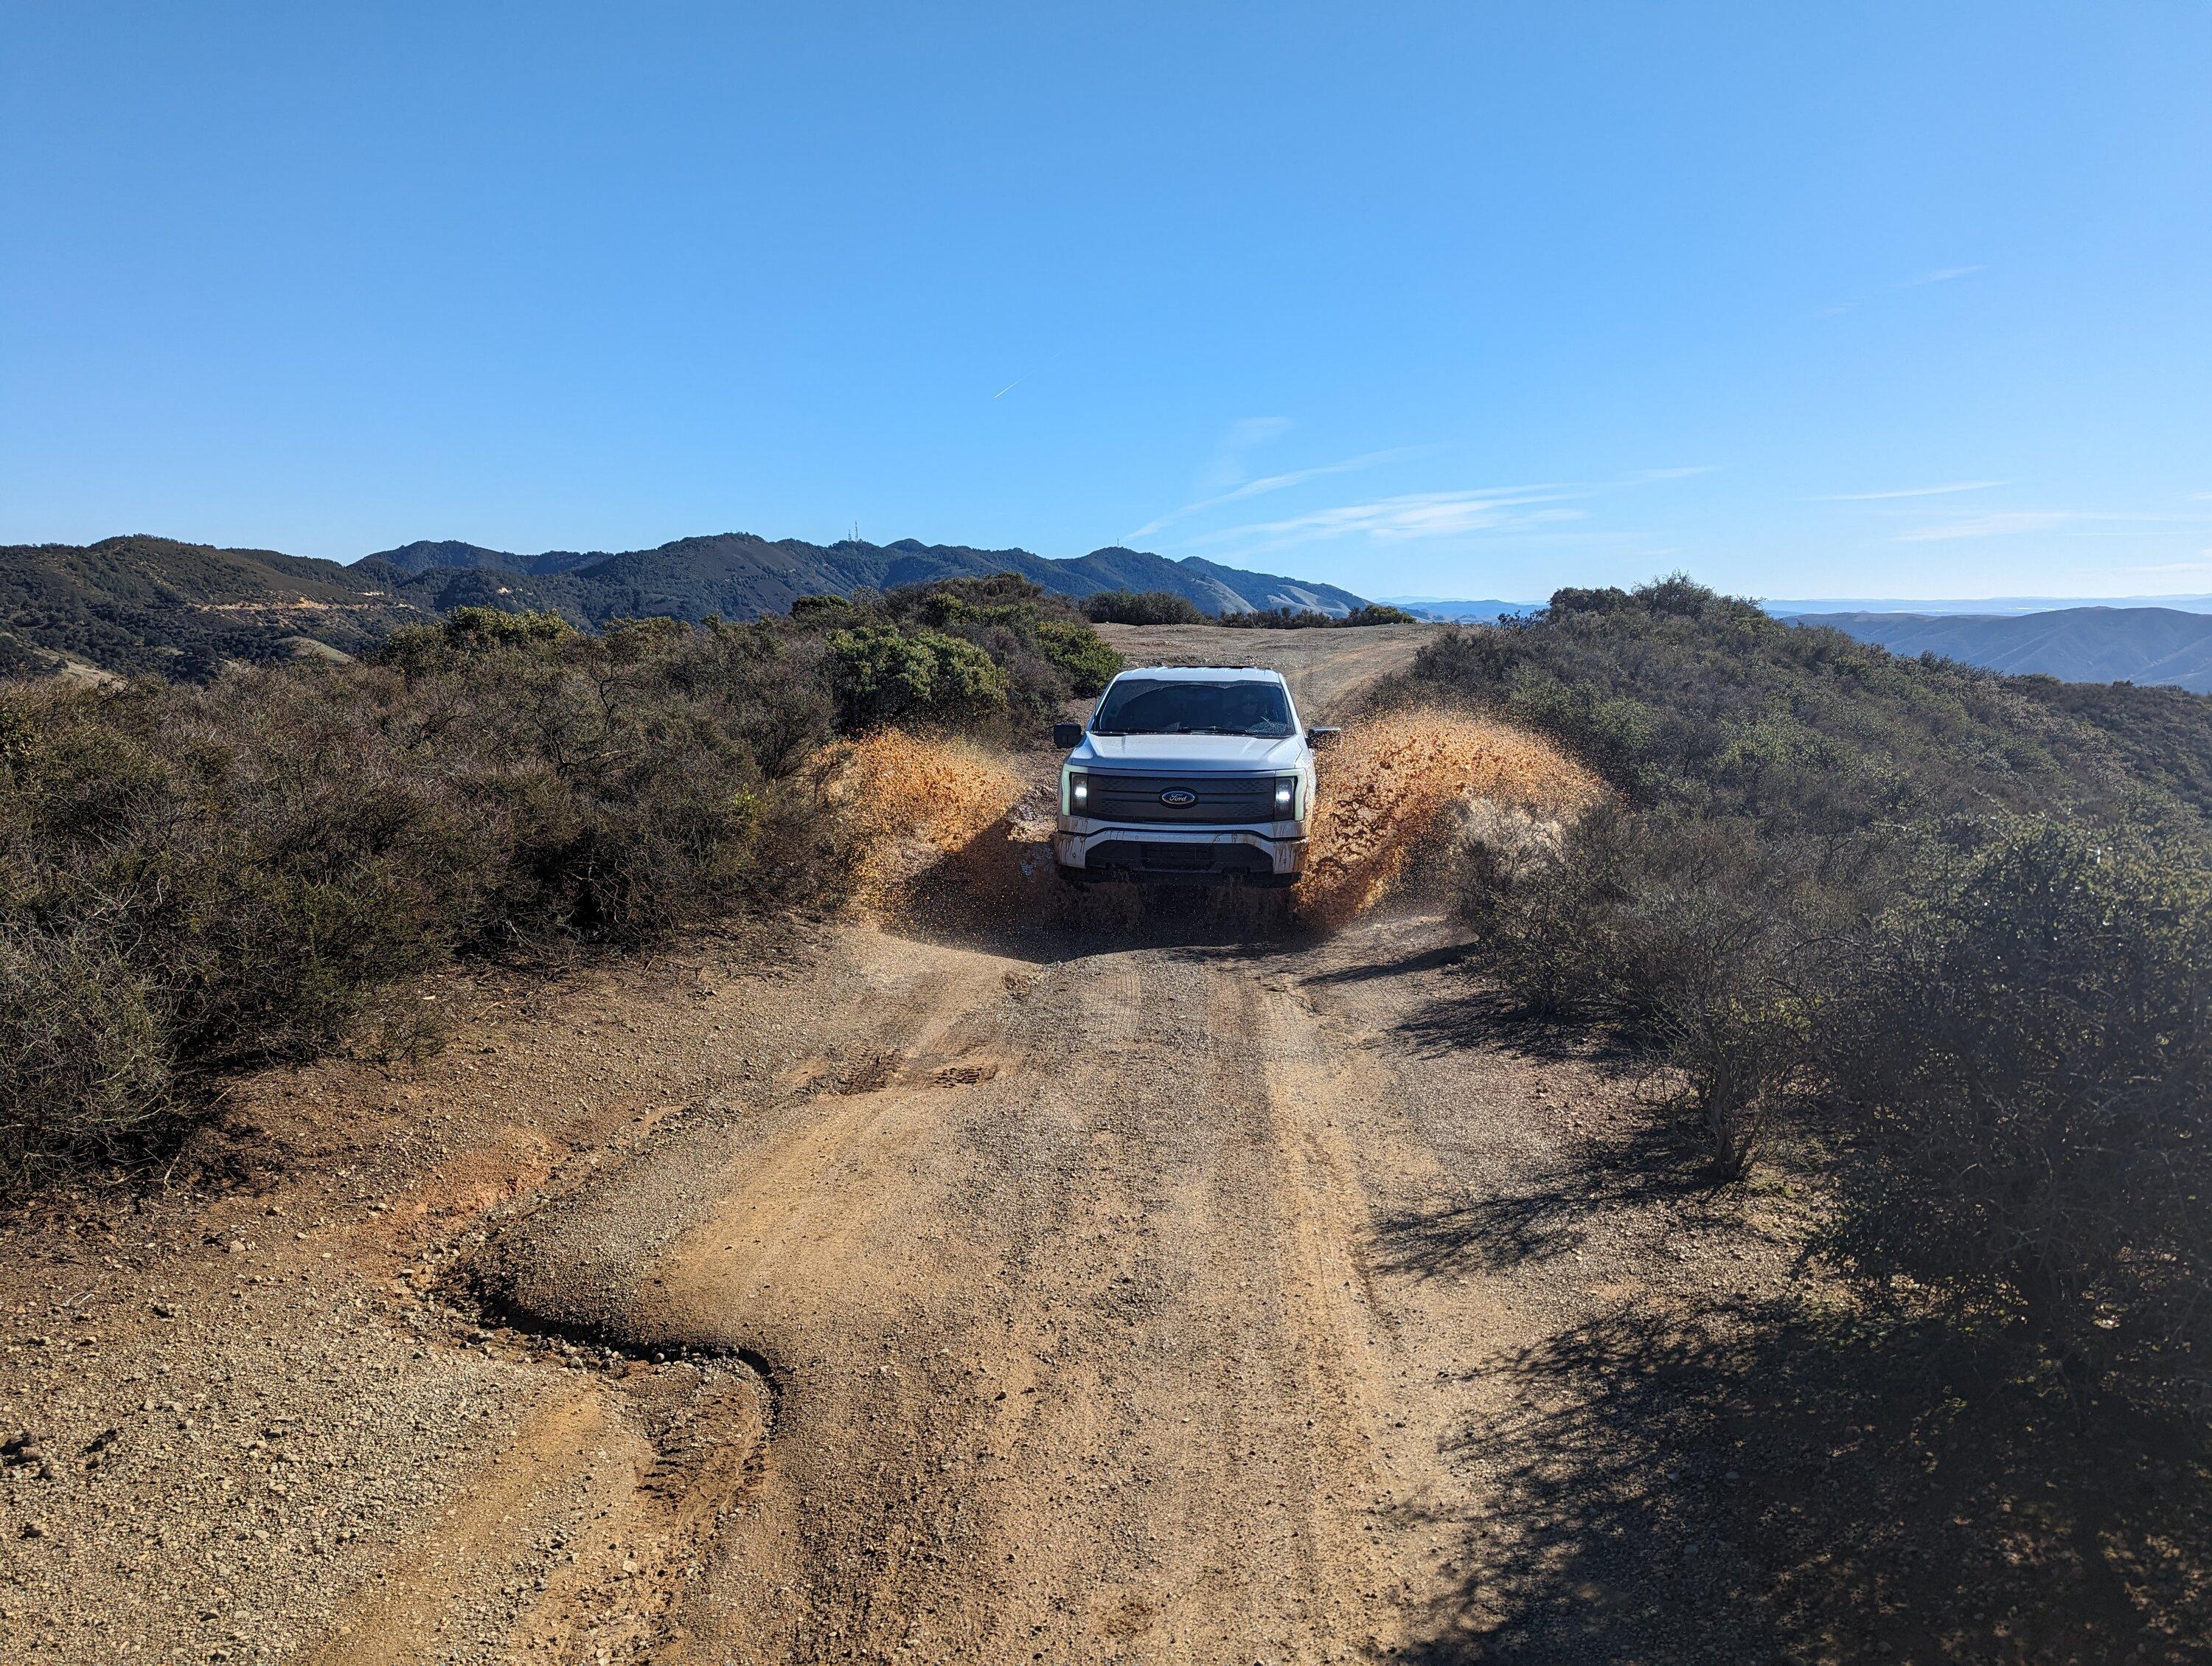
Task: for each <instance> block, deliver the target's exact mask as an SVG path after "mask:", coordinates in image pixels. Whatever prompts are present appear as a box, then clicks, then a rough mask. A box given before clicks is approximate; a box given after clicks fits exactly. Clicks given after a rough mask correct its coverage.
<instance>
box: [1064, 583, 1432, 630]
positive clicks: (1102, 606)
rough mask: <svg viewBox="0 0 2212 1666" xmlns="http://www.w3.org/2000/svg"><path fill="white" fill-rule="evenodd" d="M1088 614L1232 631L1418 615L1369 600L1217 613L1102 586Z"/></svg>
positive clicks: (1178, 599) (1094, 619)
mask: <svg viewBox="0 0 2212 1666" xmlns="http://www.w3.org/2000/svg"><path fill="white" fill-rule="evenodd" d="M1083 614H1084V617H1085V618H1087V619H1089V620H1090V621H1091V623H1094V624H1132V625H1153V624H1179V625H1194V624H1214V625H1225V626H1227V627H1228V628H1229V629H1232V630H1312V629H1334V628H1338V627H1342V626H1347V625H1350V626H1358V625H1381V624H1413V623H1417V621H1416V620H1415V619H1414V617H1413V615H1412V614H1410V613H1408V612H1407V611H1405V610H1404V609H1402V608H1397V607H1384V606H1383V605H1380V604H1379V603H1376V602H1370V603H1368V604H1367V605H1365V606H1364V607H1356V608H1353V609H1352V611H1350V612H1348V613H1344V614H1334V613H1321V612H1316V611H1314V610H1312V609H1310V608H1291V607H1274V608H1262V609H1260V610H1258V611H1251V612H1244V613H1224V614H1222V615H1220V616H1219V617H1215V616H1214V615H1212V614H1211V613H1208V612H1206V611H1205V610H1204V609H1202V608H1201V607H1200V606H1199V605H1198V604H1197V603H1195V602H1193V601H1189V600H1188V599H1185V598H1183V597H1182V596H1177V595H1175V594H1172V593H1170V592H1168V591H1165V590H1141V591H1130V590H1103V591H1101V592H1099V593H1097V595H1095V596H1089V597H1085V599H1084V603H1083Z"/></svg>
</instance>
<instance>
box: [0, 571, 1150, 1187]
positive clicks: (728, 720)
mask: <svg viewBox="0 0 2212 1666" xmlns="http://www.w3.org/2000/svg"><path fill="white" fill-rule="evenodd" d="M1119 665H1120V661H1119V660H1118V659H1117V658H1116V657H1115V654H1113V651H1112V650H1111V649H1110V648H1108V647H1107V646H1106V645H1105V643H1104V642H1103V641H1101V640H1100V639H1099V637H1098V636H1097V633H1096V632H1094V631H1092V630H1091V628H1090V627H1089V625H1088V624H1087V623H1085V622H1084V621H1083V620H1082V619H1081V618H1080V617H1078V616H1077V615H1076V614H1075V613H1074V611H1073V609H1072V608H1070V607H1069V606H1067V605H1066V604H1064V603H1061V602H1059V601H1057V600H1056V599H1051V598H1048V597H1047V596H1046V595H1045V594H1044V593H1042V591H1041V590H1039V589H1038V588H1037V587H1036V586H1034V585H1031V584H1030V583H1028V582H1027V581H1024V580H1021V579H1018V578H1016V577H1013V576H1012V575H1004V576H1001V577H997V578H991V579H984V580H961V581H951V582H949V583H944V584H939V585H934V586H930V587H922V588H919V589H915V590H910V591H898V592H893V593H890V594H889V595H886V596H884V597H882V598H880V599H874V600H872V601H869V602H867V603H866V604H860V605H856V604H853V603H849V602H846V601H843V600H841V599H835V598H809V599H805V600H804V601H802V602H801V604H800V605H798V606H796V607H794V608H793V612H792V614H791V615H790V617H783V618H772V619H766V620H762V621H758V622H756V623H747V624H730V623H724V622H721V621H719V620H708V622H706V623H704V624H703V625H696V626H695V625H690V624H686V623H681V622H679V621H675V620H667V619H652V620H639V621H630V622H624V623H617V624H615V625H613V626H611V627H610V628H609V629H606V630H605V632H603V633H599V634H592V635H587V634H584V633H580V632H578V631H576V630H574V629H571V628H570V627H569V626H568V625H567V624H565V623H563V622H562V620H560V619H559V618H558V617H554V616H552V615H548V614H542V613H540V614H532V613H521V614H517V613H507V612H499V611H492V610H489V609H475V608H465V609H461V610H459V611H456V612H454V613H453V614H452V615H451V616H450V617H447V619H445V620H444V621H442V622H441V623H437V624H424V625H416V626H408V627H404V628H403V629H398V630H397V631H395V632H393V633H392V635H390V636H389V637H388V638H387V639H386V641H385V642H384V643H383V645H382V646H381V648H379V649H378V650H377V651H376V653H375V654H374V656H373V657H372V658H370V659H368V660H365V661H363V662H362V663H359V664H325V663H321V662H313V663H302V664H298V665H289V666H276V667H270V668H268V669H262V670H253V671H234V672H230V673H228V674H227V675H224V676H222V677H220V678H216V679H215V680H214V681H213V682H211V683H210V684H208V685H206V686H202V687H195V686H190V685H179V684H160V683H154V682H151V681H146V682H141V683H137V684H131V685H129V686H127V687H123V688H118V689H110V690H97V689H86V688H82V687H71V686H64V685H63V684H58V683H55V682H52V681H20V682H15V683H12V684H0V1183H12V1184H21V1183H25V1182H27V1181H34V1180H35V1179H36V1178H37V1177H40V1176H41V1175H45V1174H49V1173H52V1172H54V1171H55V1170H57V1169H58V1168H59V1167H62V1166H64V1165H67V1164H70V1163H72V1162H75V1161H80V1160H82V1159H86V1158H112V1157H116V1156H119V1155H124V1154H126V1153H127V1152H130V1151H131V1150H133V1149H144V1148H147V1147H148V1146H149V1145H150V1144H153V1143H157V1142H159V1141H160V1140H163V1139H165V1138H167V1137H168V1136H169V1135H171V1134H173V1133H174V1132H175V1131H176V1130H177V1129H178V1128H180V1127H181V1126H183V1125H185V1123H186V1122H189V1120H190V1119H191V1117H192V1116H195V1115H196V1114H197V1112H198V1111H199V1110H202V1109H203V1108H204V1105H205V1104H206V1103H207V1097H208V1090H209V1088H210V1085H211V1084H212V1083H213V1082H214V1081H215V1080H216V1079H217V1078H218V1077H219V1076H220V1074H221V1073H223V1072H226V1071H229V1070H234V1069H237V1068H240V1067H246V1066H251V1065H254V1064H258V1063H262V1062H265V1061H274V1060H282V1059H299V1058H303V1057H308V1056H312V1055H315V1054H317V1053H320V1052H323V1051H325V1050H328V1049H331V1048H333V1047H337V1046H340V1045H358V1046H366V1047H370V1048H374V1049H384V1050H395V1051H408V1050H414V1049H421V1048H422V1047H425V1046H427V1045H430V1044H434V1043H435V1035H433V1034H431V1033H430V1031H428V1027H427V1026H426V1025H425V1022H424V1018H423V1016H422V1014H423V1007H422V1003H420V1002H419V1001H418V1000H415V999H413V998H412V997H411V996H410V994H409V993H408V986H409V984H410V982H411V981H412V980H415V979H417V978H419V977H420V976H421V975H422V973H424V972H425V971H427V970H431V969H433V968H435V967H436V966H439V965H441V964H446V963H447V962H448V961H450V960H451V959H452V958H454V957H457V956H471V955H476V956H483V955H496V956H501V957H510V958H512V957H521V958H543V957H546V956H549V955H558V954H562V953H566V952H571V951H572V950H573V948H574V947H575V946H577V945H607V946H611V947H616V948H621V947H627V946H630V945H638V944H643V943H649V942H651V941H653V940H654V939H657V938H659V937H661V936H663V935H665V933H668V932H670V931H671V930H673V929H675V928H677V927H681V926H684V925H686V924H690V923H694V922H698V921H709V920H714V919H720V918H727V917H732V916H745V915H772V914H775V913H779V912H782V911H787V910H791V909H815V908H821V907H825V906H829V905H831V904H833V903H836V902H837V901H838V900H840V899H841V898H842V897H843V896H844V895H845V894H846V892H847V891H848V889H849V887H850V886H851V885H852V883H853V880H854V872H855V867H856V863H857V861H858V860H859V857H860V852H859V848H858V847H859V844H860V841H861V840H863V839H864V838H865V837H866V831H867V830H866V829H865V828H861V827H858V826H856V825H855V824H854V821H853V818H851V816H850V815H849V814H848V813H847V812H846V810H845V809H844V808H843V807H842V806H841V804H840V802H839V801H838V800H837V797H836V794H835V793H834V792H832V791H830V790H829V787H828V786H827V784H826V780H825V777H826V775H827V774H828V773H829V770H828V767H827V766H828V764H829V760H830V757H831V753H832V749H833V748H834V747H835V746H836V745H837V744H838V743H839V742H840V741H841V740H842V739H844V738H847V737H850V736H854V735H858V734H861V733H866V732H868V731H871V730H873V729H876V728H878V727H883V726H885V725H893V724H896V725H901V726H905V727H911V728H916V729H920V730H923V731H938V732H942V733H953V734H962V735H969V736H975V737H979V738H982V739H989V740H1003V739H1006V738H1007V737H1008V736H1009V735H1010V734H1011V733H1012V732H1013V731H1014V730H1015V729H1016V728H1017V727H1019V728H1021V729H1024V730H1028V729H1030V728H1033V727H1036V725H1037V724H1039V723H1040V722H1042V721H1047V720H1048V718H1049V716H1050V715H1051V714H1053V713H1054V712H1055V711H1056V710H1057V708H1058V706H1059V704H1060V702H1061V701H1063V700H1066V699H1067V698H1070V697H1073V696H1079V695H1088V694H1093V693H1096V692H1097V690H1099V689H1100V688H1101V687H1103V684H1104V683H1105V681H1106V679H1107V678H1109V677H1110V676H1111V675H1112V673H1113V672H1114V671H1115V670H1116V669H1118V668H1119Z"/></svg>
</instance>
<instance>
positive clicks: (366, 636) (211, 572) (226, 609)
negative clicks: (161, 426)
mask: <svg viewBox="0 0 2212 1666" xmlns="http://www.w3.org/2000/svg"><path fill="white" fill-rule="evenodd" d="M421 617H424V615H423V612H422V609H421V608H420V606H419V605H417V604H416V603H414V602H412V601H410V600H409V599H405V598H403V597H401V596H399V595H398V594H397V593H394V592H393V591H392V589H391V588H390V587H374V586H371V585H368V584H366V583H364V581H363V578H362V575H359V574H357V573H356V572H355V571H354V570H353V569H350V568H347V567H343V566H340V565H339V564H338V563H337V562H331V561H312V560H307V559H303V558H302V557H301V556H287V555H283V554H280V553H278V552H277V551H276V550H218V549H213V548H210V546H208V545H206V544H182V543H179V542H178V541H177V540H175V539H173V538H151V537H147V536H144V535H143V534H141V535H137V536H133V537H129V538H103V539H101V540H100V542H99V543H97V544H82V545H78V544H16V545H13V546H9V547H5V548H0V675H25V674H30V675H36V674H40V673H42V672H53V671H61V670H65V669H68V668H69V667H70V666H72V665H74V666H91V667H94V668H95V669H97V670H99V671H102V672H112V673H116V674H119V675H125V676H131V675H138V674H149V673H150V674H153V675H156V676H162V677H173V678H183V679H185V680H187V681H200V680H204V679H205V678H208V677H211V676H213V675H214V674H215V672H216V671H217V670H218V669H220V668H221V667H222V665H223V664H224V663H226V662H228V661H232V660H245V661H249V662H264V661H268V660H282V659H287V658H289V657H291V656H292V655H294V654H297V653H300V652H302V651H306V652H315V651H318V650H317V649H316V648H310V647H307V645H308V644H319V645H321V647H322V648H325V649H327V648H337V649H339V650H341V651H343V652H348V653H350V652H354V651H356V650H358V649H360V648H365V647H367V646H368V645H369V644H370V643H372V642H374V641H376V640H377V639H378V638H379V637H380V636H382V635H384V634H385V632H386V631H388V630H389V629H391V628H392V626H393V625H394V624H396V623H400V622H402V621H403V620H405V619H408V618H421Z"/></svg>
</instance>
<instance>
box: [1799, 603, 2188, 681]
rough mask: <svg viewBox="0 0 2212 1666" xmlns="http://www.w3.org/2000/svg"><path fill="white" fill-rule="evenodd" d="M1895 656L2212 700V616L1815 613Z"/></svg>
mask: <svg viewBox="0 0 2212 1666" xmlns="http://www.w3.org/2000/svg"><path fill="white" fill-rule="evenodd" d="M1791 622H1792V623H1796V624H1806V625H1826V626H1828V627H1830V628H1832V629H1837V630H1840V631H1842V632H1844V634H1845V635H1849V636H1854V637H1856V638H1857V639H1858V640H1859V641H1863V642H1879V643H1880V644H1881V646H1882V647H1884V648H1887V649H1888V650H1889V651H1890V652H1891V653H1893V654H1908V655H1916V654H1942V656H1943V657H1944V658H1945V659H1947V660H1958V661H1959V662H1960V664H1961V665H1968V666H1983V667H1984V668H1986V669H1988V670H1990V671H2001V672H2008V673H2010V674H2013V675H2015V676H2017V675H2024V674H2033V675H2039V676H2044V677H2056V678H2059V679H2061V680H2062V681H2064V682H2069V683H2116V682H2128V683H2158V684H2170V685H2172V686H2173V687H2175V688H2183V689H2188V690H2191V691H2192V692H2194V693H2197V694H2206V693H2212V616H2208V615H2205V614H2202V613H2185V612H2181V611H2177V610H2176V609H2173V608H2170V607H2068V608H2061V609H2058V610H2057V611H2052V612H2048V613H2025V614H2018V615H2012V616H1997V615H1990V614H1953V615H1931V614H1925V613H1807V614H1796V615H1792V616H1791Z"/></svg>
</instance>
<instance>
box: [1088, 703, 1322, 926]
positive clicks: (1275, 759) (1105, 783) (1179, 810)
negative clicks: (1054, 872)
mask: <svg viewBox="0 0 2212 1666" xmlns="http://www.w3.org/2000/svg"><path fill="white" fill-rule="evenodd" d="M1335 733H1336V731H1335V730H1334V729H1309V728H1307V727H1304V725H1303V724H1302V723H1301V722H1300V721H1298V711H1297V706H1296V705H1295V704H1294V703H1293V702H1291V691H1290V690H1289V689H1288V688H1287V687H1286V686H1285V684H1284V682H1283V679H1282V678H1281V676H1280V675H1279V673H1277V672H1272V671H1263V670H1261V669H1259V668H1257V667H1255V666H1144V667H1142V668H1139V669H1135V670H1130V671H1125V672H1122V673H1121V675H1120V676H1118V677H1116V678H1115V679H1114V680H1113V681H1112V682H1111V683H1109V684H1107V685H1106V691H1105V693H1103V694H1102V695H1101V696H1098V703H1097V706H1096V707H1094V708H1092V710H1091V719H1090V721H1088V722H1087V723H1055V724H1054V726H1053V731H1052V744H1053V745H1055V746H1065V747H1067V748H1069V749H1070V750H1069V751H1068V755H1067V762H1066V763H1065V764H1063V765H1062V766H1061V768H1060V818H1059V820H1058V822H1057V824H1056V830H1055V831H1054V834H1053V836H1052V854H1053V860H1054V861H1055V862H1056V863H1057V864H1058V865H1059V867H1060V877H1061V878H1063V879H1067V880H1069V881H1070V882H1072V883H1074V884H1078V885H1080V884H1085V883H1087V882H1089V881H1092V880H1097V879H1142V880H1148V881H1152V882H1154V883H1160V884H1182V885H1296V884H1297V881H1298V876H1299V875H1300V874H1301V873H1304V869H1305V860H1306V824H1307V821H1308V819H1309V818H1310V817H1311V816H1312V814H1313V805H1314V759H1313V749H1314V747H1315V745H1316V744H1322V743H1326V742H1327V741H1328V739H1331V738H1333V737H1334V735H1335Z"/></svg>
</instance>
